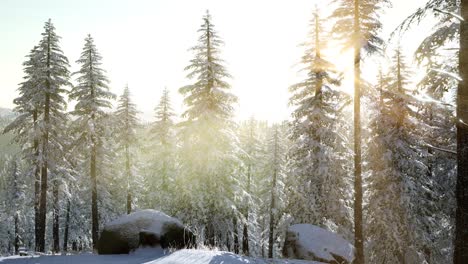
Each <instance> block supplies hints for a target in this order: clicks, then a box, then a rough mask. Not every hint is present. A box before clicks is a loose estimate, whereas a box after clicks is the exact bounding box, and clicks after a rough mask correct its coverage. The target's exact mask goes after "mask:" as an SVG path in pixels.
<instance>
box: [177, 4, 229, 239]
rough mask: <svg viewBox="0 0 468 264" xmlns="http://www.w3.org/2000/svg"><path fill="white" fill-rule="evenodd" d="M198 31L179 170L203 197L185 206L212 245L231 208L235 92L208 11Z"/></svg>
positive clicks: (185, 92)
mask: <svg viewBox="0 0 468 264" xmlns="http://www.w3.org/2000/svg"><path fill="white" fill-rule="evenodd" d="M198 32H199V33H200V37H199V44H198V45H196V46H195V47H193V48H192V49H191V50H192V51H193V52H194V53H195V57H194V58H193V59H192V60H191V61H190V65H189V66H187V67H186V68H185V69H186V70H187V71H189V74H188V78H190V79H191V78H196V81H195V82H194V83H193V84H191V85H187V86H184V87H182V88H180V89H179V91H180V93H181V94H182V95H184V96H185V99H184V103H185V105H186V106H187V110H186V111H185V112H184V114H183V117H184V118H186V120H185V121H184V122H182V124H181V126H182V131H181V136H182V141H183V146H182V150H181V151H182V153H181V154H182V157H183V160H184V164H182V168H181V169H182V172H181V173H182V175H184V177H185V178H186V179H190V180H191V183H192V185H193V186H196V187H195V188H196V190H197V191H195V193H197V192H198V195H200V196H201V197H191V196H190V195H193V194H187V198H188V201H187V203H188V208H189V209H191V213H192V217H194V218H195V219H197V221H190V222H192V223H194V224H197V225H199V226H200V228H201V229H202V230H204V238H205V243H207V244H209V245H215V244H220V243H221V241H224V239H223V236H226V234H227V233H226V231H228V230H226V225H230V224H231V223H230V222H231V221H229V223H228V222H227V221H226V219H227V218H226V217H227V216H228V215H229V214H231V208H232V207H231V205H230V204H229V203H231V200H230V199H229V198H227V197H226V196H228V197H230V196H231V195H230V193H232V187H233V186H232V184H233V178H232V173H233V171H234V168H235V167H236V165H235V163H236V158H235V155H234V154H235V150H236V149H235V144H236V142H237V140H236V138H235V137H234V133H232V128H233V125H234V124H233V122H232V121H231V118H232V115H233V104H234V103H235V102H237V97H236V96H234V95H233V94H231V93H230V92H229V88H230V85H229V84H228V83H227V82H226V81H225V79H226V78H228V77H230V75H229V74H228V72H227V70H226V69H225V67H224V66H223V61H222V59H221V58H220V46H221V44H222V43H223V42H222V41H221V39H220V38H219V37H218V34H217V32H216V31H215V30H214V25H213V24H212V23H211V16H210V14H209V13H208V12H207V13H206V15H205V16H204V17H203V24H202V25H201V28H200V29H199V30H198ZM191 192H194V190H192V191H191ZM189 197H190V198H189ZM223 197H226V198H225V199H224V198H223ZM229 219H231V218H229Z"/></svg>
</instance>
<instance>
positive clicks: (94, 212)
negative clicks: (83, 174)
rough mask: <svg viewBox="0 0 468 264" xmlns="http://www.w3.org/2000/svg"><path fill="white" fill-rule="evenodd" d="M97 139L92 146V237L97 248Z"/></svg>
mask: <svg viewBox="0 0 468 264" xmlns="http://www.w3.org/2000/svg"><path fill="white" fill-rule="evenodd" d="M96 155H97V149H96V140H95V139H94V138H93V140H92V147H91V166H90V167H91V168H90V169H91V221H92V230H91V234H92V238H93V249H96V248H97V242H98V239H99V215H98V213H99V212H98V204H97V203H98V201H97V178H96Z"/></svg>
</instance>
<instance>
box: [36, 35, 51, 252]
mask: <svg viewBox="0 0 468 264" xmlns="http://www.w3.org/2000/svg"><path fill="white" fill-rule="evenodd" d="M48 34H49V36H48V39H47V63H46V66H47V69H50V53H51V47H50V41H51V39H50V33H48ZM46 88H47V91H46V93H45V103H44V128H43V129H44V135H43V142H42V167H41V197H40V202H39V232H38V235H39V238H38V251H39V252H45V231H46V213H47V176H48V175H47V173H48V159H49V155H48V151H49V149H48V148H49V146H48V145H49V130H50V93H49V92H48V91H49V90H50V71H47V80H46Z"/></svg>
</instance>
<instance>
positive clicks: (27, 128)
mask: <svg viewBox="0 0 468 264" xmlns="http://www.w3.org/2000/svg"><path fill="white" fill-rule="evenodd" d="M40 55H41V54H40V50H39V47H38V46H35V47H34V48H33V49H32V50H31V52H30V54H28V56H27V58H28V60H27V61H26V62H24V63H23V66H24V70H23V71H24V73H25V76H24V77H23V79H24V81H23V82H22V83H21V84H20V87H19V88H18V92H19V94H20V96H19V97H17V98H16V99H15V100H14V101H13V103H14V104H15V105H16V107H15V109H14V110H15V112H16V113H18V116H17V117H16V118H15V120H14V121H13V122H11V123H10V124H9V125H8V126H6V127H5V129H4V131H3V133H8V132H10V131H14V133H15V134H16V136H15V138H14V140H15V142H17V143H18V144H20V145H21V146H23V147H22V153H23V157H24V159H25V160H28V163H29V173H31V174H32V175H34V233H35V236H34V237H35V239H36V241H35V246H36V250H37V251H38V250H39V249H38V247H37V246H38V245H39V242H38V241H39V240H38V239H39V233H38V231H39V197H40V187H41V186H40V185H41V176H40V169H39V141H40V131H39V128H38V126H37V124H38V117H39V115H40V111H41V110H42V109H43V108H42V105H43V96H41V93H40V89H39V87H38V85H40V73H41V72H40V71H38V69H39V68H40V67H41V61H40Z"/></svg>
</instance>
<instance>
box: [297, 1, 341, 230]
mask: <svg viewBox="0 0 468 264" xmlns="http://www.w3.org/2000/svg"><path fill="white" fill-rule="evenodd" d="M322 22H323V21H322V20H321V19H320V17H319V13H318V10H316V11H315V14H314V18H313V20H312V23H311V28H312V30H311V33H310V34H309V41H308V42H307V43H306V47H307V50H306V53H305V55H304V56H303V57H302V64H303V65H304V69H305V70H306V71H307V72H306V74H307V76H306V78H305V79H304V80H303V81H301V82H300V83H297V84H295V85H293V86H291V87H290V92H291V93H292V96H291V98H290V104H291V105H292V106H294V110H293V113H292V116H293V121H292V123H291V133H290V139H291V141H292V146H291V149H290V151H289V152H290V153H289V156H290V160H289V168H290V173H291V175H293V176H292V177H290V178H289V180H288V186H289V188H288V189H289V191H288V192H289V193H288V194H289V199H288V200H289V205H288V210H289V212H290V214H291V215H292V216H293V217H294V219H295V220H294V221H295V222H297V223H312V224H316V225H319V226H324V227H329V228H331V229H335V227H336V226H339V227H340V228H343V227H345V226H346V219H349V217H347V215H346V211H347V210H346V208H345V204H344V202H345V201H346V200H347V198H346V194H345V190H346V176H345V175H346V172H347V168H346V166H345V163H343V161H342V160H340V156H343V157H344V156H345V155H346V154H345V153H342V152H340V151H341V150H340V149H339V147H338V146H340V145H342V144H343V142H342V140H343V139H342V137H341V135H340V134H339V132H338V131H337V127H338V123H339V122H340V119H339V116H340V114H339V109H340V108H341V107H342V106H343V104H344V103H345V101H346V100H345V99H346V98H345V97H344V95H343V94H342V93H340V92H338V91H336V90H335V89H334V87H333V85H334V84H337V82H338V81H337V80H336V78H334V77H333V75H334V74H333V71H334V69H333V68H334V67H333V65H332V64H331V63H330V62H328V61H327V60H326V59H325V58H324V56H323V50H324V49H325V41H324V37H325V33H324V30H323V28H322ZM341 124H342V123H341Z"/></svg>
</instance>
